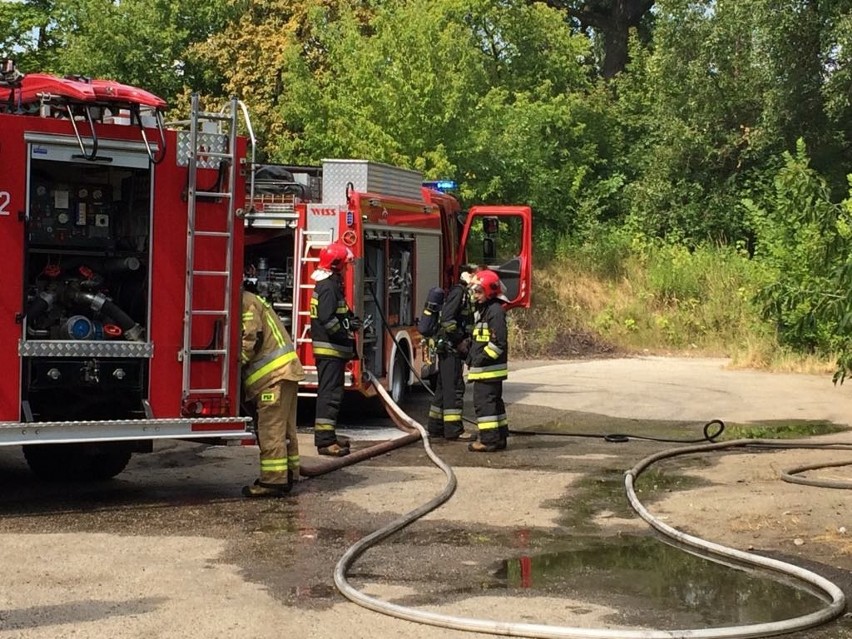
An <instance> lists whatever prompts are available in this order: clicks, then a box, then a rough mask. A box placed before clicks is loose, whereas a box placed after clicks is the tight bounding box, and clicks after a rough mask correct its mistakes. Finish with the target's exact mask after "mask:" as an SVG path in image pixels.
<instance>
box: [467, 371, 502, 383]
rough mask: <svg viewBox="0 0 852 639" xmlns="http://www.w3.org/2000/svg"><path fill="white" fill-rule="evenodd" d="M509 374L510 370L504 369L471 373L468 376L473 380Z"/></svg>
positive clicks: (500, 377) (496, 377) (498, 377)
mask: <svg viewBox="0 0 852 639" xmlns="http://www.w3.org/2000/svg"><path fill="white" fill-rule="evenodd" d="M508 376H509V371H508V370H502V371H486V372H482V373H469V374H468V376H467V378H468V379H470V380H473V381H476V380H483V379H502V378H504V377H508Z"/></svg>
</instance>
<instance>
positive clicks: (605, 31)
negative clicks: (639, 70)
mask: <svg viewBox="0 0 852 639" xmlns="http://www.w3.org/2000/svg"><path fill="white" fill-rule="evenodd" d="M544 2H545V4H547V6H549V7H553V8H555V9H560V10H563V11H565V12H566V13H567V14H568V16H569V17H570V18H571V19H572V20H575V21H576V22H578V23H579V24H580V25H581V27H582V28H583V29H584V30H593V31H594V32H596V33H599V34H600V35H601V39H602V48H603V63H602V65H601V73H602V75H603V77H605V78H611V77H613V76H614V75H616V74H617V73H620V72H621V71H623V70H624V68H625V67H626V66H627V62H628V60H629V55H628V54H629V51H628V40H629V34H630V29H634V28H638V27H640V26H641V25H642V21H643V19H645V17H646V16H647V15H648V13H649V11H650V10H651V7H653V6H654V0H544Z"/></svg>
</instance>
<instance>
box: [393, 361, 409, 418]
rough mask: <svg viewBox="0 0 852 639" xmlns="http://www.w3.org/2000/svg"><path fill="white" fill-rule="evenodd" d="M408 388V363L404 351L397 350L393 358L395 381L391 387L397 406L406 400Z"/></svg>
mask: <svg viewBox="0 0 852 639" xmlns="http://www.w3.org/2000/svg"><path fill="white" fill-rule="evenodd" d="M407 390H408V363H407V362H406V361H405V358H404V357H403V355H402V353H401V352H399V351H397V353H396V356H394V358H393V382H392V383H391V387H390V396H391V399H392V400H393V401H394V403H395V404H396V405H397V406H401V405H402V402H404V401H405V395H406V391H407Z"/></svg>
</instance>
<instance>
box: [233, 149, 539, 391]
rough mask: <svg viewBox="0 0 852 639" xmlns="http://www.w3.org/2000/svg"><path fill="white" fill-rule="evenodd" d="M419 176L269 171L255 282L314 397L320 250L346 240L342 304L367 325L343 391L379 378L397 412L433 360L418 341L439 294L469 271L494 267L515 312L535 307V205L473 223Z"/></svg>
mask: <svg viewBox="0 0 852 639" xmlns="http://www.w3.org/2000/svg"><path fill="white" fill-rule="evenodd" d="M434 186H436V185H435V184H432V185H427V186H424V183H423V178H422V175H421V174H420V173H419V172H417V171H412V170H408V169H401V168H397V167H392V166H388V165H385V164H379V163H375V162H369V161H365V160H352V159H329V160H324V161H323V162H322V166H319V167H300V166H281V165H273V166H261V167H258V169H257V170H256V171H255V173H254V180H253V183H252V184H250V186H249V190H250V197H249V201H248V202H247V203H246V207H245V208H246V211H247V213H246V216H245V226H246V229H245V242H246V246H245V264H246V271H245V275H246V280H247V282H249V284H250V285H251V286H254V287H255V288H256V289H257V291H258V292H259V293H260V294H261V295H263V296H264V297H265V298H266V299H267V300H269V301H270V302H271V303H272V304H273V307H274V308H275V309H276V310H277V312H278V314H279V315H280V316H281V317H282V319H283V320H284V322H285V324H286V325H287V327H288V329H289V331H290V333H291V335H292V336H293V339H294V342H295V343H296V347H297V350H298V352H299V357H300V359H301V361H302V364H303V365H304V366H305V369H306V372H307V374H308V377H307V379H306V381H305V382H304V383H303V385H302V390H303V393H302V394H305V395H310V394H315V389H316V366H315V364H314V359H313V353H312V352H311V335H310V300H311V294H312V292H313V288H314V281H313V280H312V278H311V274H312V273H313V271H314V269H315V268H316V263H317V262H318V259H319V258H318V255H319V251H320V249H321V248H322V247H324V246H326V245H327V244H329V243H330V242H334V241H340V242H343V243H344V244H345V245H346V246H348V247H349V248H350V249H351V250H352V252H353V254H354V255H355V261H354V264H353V266H352V267H350V268H348V269H347V270H346V273H345V281H344V287H345V291H344V294H345V296H346V299H347V301H348V303H349V305H350V308H352V309H353V311H354V313H355V314H356V315H357V316H359V317H360V318H361V319H362V327H361V329H359V331H358V333H357V335H356V349H357V351H358V358H357V359H356V360H353V361H351V362H349V364H348V368H347V373H346V377H345V379H346V387H347V389H349V390H353V391H360V392H361V393H363V394H365V395H368V396H369V395H372V394H374V393H375V389H374V388H373V387H372V385H371V384H369V383H367V382H365V378H366V375H365V373H366V372H368V371H369V372H370V373H372V375H373V376H374V377H375V378H377V379H378V380H379V381H380V382H381V383H382V384H383V385H384V386H385V387H386V388H388V389H389V390H390V394H391V397H392V398H393V399H394V401H395V402H397V403H400V402H401V401H402V398H403V396H404V394H405V392H406V389H407V388H408V387H409V386H410V385H412V384H414V383H415V382H417V380H418V378H423V377H424V376H430V374H431V371H430V367H429V365H430V363H431V361H432V360H433V358H431V357H430V353H429V351H428V349H427V348H425V347H424V346H423V344H424V340H423V339H422V338H421V336H420V334H419V333H418V332H417V329H416V326H417V317H418V315H419V314H420V312H421V310H422V309H423V306H424V302H425V300H426V296H427V293H428V292H429V290H430V289H431V288H432V287H435V286H442V287H444V288H445V289H446V288H449V287H450V286H451V285H452V284H453V283H454V282H455V281H458V280H457V278H458V275H459V269H460V267H461V266H462V265H463V264H468V263H474V264H478V265H487V266H489V267H490V268H492V269H494V270H496V271H497V272H498V273H499V274H500V277H501V279H502V281H503V283H504V284H505V285H506V289H507V290H506V296H507V297H508V299H509V300H510V302H509V304H508V307H513V306H529V304H530V289H531V277H532V266H531V261H532V258H531V256H532V246H531V245H532V212H531V210H530V208H529V207H528V206H475V207H472V208H471V209H470V210H469V211H467V212H466V213H463V212H462V211H461V209H460V205H459V202H458V201H457V200H456V199H455V198H454V197H452V196H451V195H448V194H446V193H444V192H441V191H439V190H437V189H436V188H431V187H434Z"/></svg>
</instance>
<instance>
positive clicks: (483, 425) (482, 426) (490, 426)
mask: <svg viewBox="0 0 852 639" xmlns="http://www.w3.org/2000/svg"><path fill="white" fill-rule="evenodd" d="M499 426H500V424H499V423H498V422H481V421H479V420H476V427H477V428H478V429H479V430H494V429H495V428H497V427H499Z"/></svg>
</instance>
